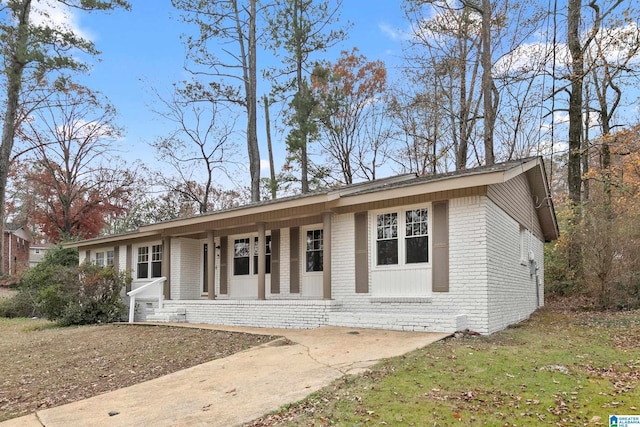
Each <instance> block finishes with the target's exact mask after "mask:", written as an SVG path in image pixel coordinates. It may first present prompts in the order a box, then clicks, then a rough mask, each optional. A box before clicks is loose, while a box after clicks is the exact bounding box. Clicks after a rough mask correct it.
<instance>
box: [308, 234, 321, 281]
mask: <svg viewBox="0 0 640 427" xmlns="http://www.w3.org/2000/svg"><path fill="white" fill-rule="evenodd" d="M322 240H323V233H322V230H307V250H306V253H307V257H306V258H307V272H311V271H322V262H323V253H324V251H323V246H322V245H323V243H322Z"/></svg>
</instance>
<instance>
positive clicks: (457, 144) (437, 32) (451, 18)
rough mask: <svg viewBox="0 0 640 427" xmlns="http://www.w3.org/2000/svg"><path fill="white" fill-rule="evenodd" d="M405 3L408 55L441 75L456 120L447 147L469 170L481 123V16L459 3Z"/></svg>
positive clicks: (419, 68)
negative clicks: (408, 25) (409, 32)
mask: <svg viewBox="0 0 640 427" xmlns="http://www.w3.org/2000/svg"><path fill="white" fill-rule="evenodd" d="M404 6H405V13H406V15H407V18H408V19H409V20H410V21H411V24H412V26H413V31H412V36H413V37H412V39H411V40H410V47H411V48H410V49H409V50H408V52H407V58H406V59H407V61H408V62H409V64H410V65H411V68H413V69H414V70H415V72H416V74H418V75H419V76H420V75H422V76H423V75H424V74H427V73H434V74H436V75H437V76H438V77H439V78H438V79H434V81H435V83H437V84H439V85H441V88H442V90H441V91H440V93H441V94H442V95H443V96H445V97H446V98H443V99H442V104H441V105H442V108H444V109H446V111H447V113H448V120H449V122H450V123H451V128H450V129H451V131H450V133H449V134H448V138H449V140H450V141H451V143H450V144H447V145H449V146H450V147H452V149H453V150H454V152H455V159H456V162H455V166H456V169H464V168H466V167H467V162H468V160H469V148H470V146H473V145H475V138H476V137H477V132H478V129H477V127H478V123H479V121H480V120H479V119H480V113H479V111H480V103H481V99H482V98H481V96H480V95H479V94H480V90H481V88H480V75H479V69H480V66H481V64H480V60H479V52H480V49H481V37H480V36H479V31H478V26H477V22H478V15H477V13H476V12H475V11H474V10H473V9H472V8H470V7H468V6H466V5H465V4H461V3H458V2H440V1H438V2H427V1H425V0H405V2H404ZM432 7H433V9H432ZM433 10H435V11H436V13H435V14H434V13H433ZM444 70H446V73H443V72H442V71H444Z"/></svg>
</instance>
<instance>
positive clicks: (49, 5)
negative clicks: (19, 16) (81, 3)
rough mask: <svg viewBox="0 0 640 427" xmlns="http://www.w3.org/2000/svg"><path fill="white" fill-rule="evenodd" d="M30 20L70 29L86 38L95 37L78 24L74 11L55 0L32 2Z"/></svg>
mask: <svg viewBox="0 0 640 427" xmlns="http://www.w3.org/2000/svg"><path fill="white" fill-rule="evenodd" d="M30 20H31V23H32V24H35V25H40V26H48V27H54V28H59V29H64V30H65V31H72V32H73V33H74V34H76V35H78V36H80V37H82V38H84V39H86V40H92V41H93V40H94V39H95V37H94V36H93V35H92V34H91V32H90V31H88V30H86V29H84V28H82V27H81V26H80V22H79V18H78V15H77V13H76V11H75V10H73V9H71V8H70V7H68V6H66V5H64V4H62V3H60V2H58V1H56V0H41V1H38V2H34V3H33V7H32V10H31V15H30Z"/></svg>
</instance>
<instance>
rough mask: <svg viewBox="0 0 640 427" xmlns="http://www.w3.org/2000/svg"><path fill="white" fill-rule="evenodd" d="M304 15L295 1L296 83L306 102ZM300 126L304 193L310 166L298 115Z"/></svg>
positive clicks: (306, 190)
mask: <svg viewBox="0 0 640 427" xmlns="http://www.w3.org/2000/svg"><path fill="white" fill-rule="evenodd" d="M300 13H302V5H301V4H300V0H295V1H294V6H293V31H294V32H295V37H296V38H297V40H296V83H297V88H298V97H299V99H304V100H305V102H306V100H307V99H308V96H307V93H304V94H303V91H305V90H306V85H303V82H302V71H303V69H302V67H303V58H302V55H303V53H302V40H301V37H302V35H301V30H300V19H301V17H300V16H299V15H298V14H300ZM298 121H299V123H298V125H299V127H300V134H301V141H300V172H301V177H300V182H301V184H302V193H303V194H304V193H308V192H309V164H308V159H307V155H308V154H307V139H308V135H307V130H306V128H307V126H306V123H305V122H306V120H305V118H303V117H302V115H300V114H298Z"/></svg>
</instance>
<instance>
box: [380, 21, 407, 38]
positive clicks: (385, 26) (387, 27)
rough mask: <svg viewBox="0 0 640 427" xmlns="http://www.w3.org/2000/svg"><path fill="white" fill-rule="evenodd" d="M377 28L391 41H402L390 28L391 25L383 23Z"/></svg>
mask: <svg viewBox="0 0 640 427" xmlns="http://www.w3.org/2000/svg"><path fill="white" fill-rule="evenodd" d="M378 28H379V29H380V31H382V33H383V34H385V35H386V36H387V37H389V38H390V39H391V40H401V39H402V36H401V33H400V32H399V31H398V30H396V29H395V28H393V27H391V25H389V24H385V23H382V24H378Z"/></svg>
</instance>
